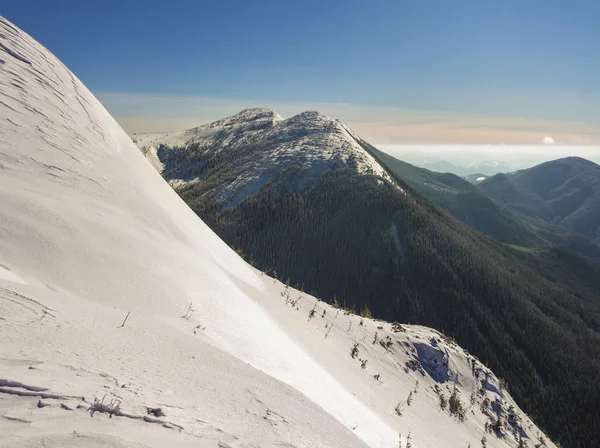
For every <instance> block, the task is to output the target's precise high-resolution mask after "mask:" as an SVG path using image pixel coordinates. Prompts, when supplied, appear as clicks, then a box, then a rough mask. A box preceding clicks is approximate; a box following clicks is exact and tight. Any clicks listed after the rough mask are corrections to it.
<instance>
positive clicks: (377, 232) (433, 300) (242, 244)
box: [132, 109, 600, 446]
mask: <svg viewBox="0 0 600 448" xmlns="http://www.w3.org/2000/svg"><path fill="white" fill-rule="evenodd" d="M132 138H133V139H134V142H136V143H137V145H138V147H139V148H140V149H141V150H142V152H143V153H144V154H145V155H146V157H147V158H148V160H150V162H151V163H152V164H153V166H155V167H156V168H157V169H158V170H159V172H161V174H162V175H163V177H164V178H165V179H166V180H167V181H168V182H169V183H170V184H171V185H172V186H173V187H174V188H175V189H176V191H177V192H178V193H179V195H180V196H181V197H182V198H183V199H184V200H185V201H186V202H187V203H188V205H189V206H190V207H191V208H192V209H193V210H194V211H195V212H196V213H197V214H198V215H199V216H200V217H201V218H202V219H203V220H204V221H205V222H206V223H207V224H208V225H209V226H210V227H211V228H212V229H213V230H214V231H215V232H216V233H217V234H218V235H219V236H221V238H223V239H224V240H225V241H226V242H227V243H228V244H230V245H231V246H232V247H234V248H235V249H236V250H238V252H239V253H241V254H243V255H244V256H245V258H246V259H247V260H249V261H250V262H252V263H253V264H255V265H256V266H258V267H259V268H260V269H262V270H267V271H269V272H271V273H273V275H277V276H278V277H279V278H281V279H282V280H284V281H287V282H289V283H290V284H292V285H296V286H297V287H298V288H300V289H302V290H305V291H308V292H312V293H314V294H316V295H318V296H320V297H323V298H324V299H327V300H328V301H331V302H339V303H341V304H342V305H343V306H346V307H348V308H353V309H355V310H357V311H360V310H363V312H364V313H365V314H366V313H371V312H372V313H373V315H375V316H377V317H382V318H385V319H387V320H399V321H409V322H415V323H420V324H424V325H430V326H433V327H435V328H438V329H441V330H443V331H444V332H446V333H447V334H449V335H451V336H453V337H455V338H456V339H457V341H458V342H459V343H461V344H462V345H463V346H466V347H468V348H469V349H470V350H472V351H473V352H474V353H475V354H476V355H477V356H479V357H480V358H481V359H482V360H483V361H484V362H487V363H489V365H490V366H491V367H492V368H493V369H494V370H495V371H496V372H498V373H499V374H500V375H501V376H503V377H504V378H505V379H506V380H507V381H508V383H509V384H510V387H511V390H512V391H513V392H514V394H515V396H516V397H517V400H518V402H519V403H520V404H521V405H522V406H524V407H525V409H526V410H527V411H528V412H531V413H532V415H534V417H535V418H536V419H537V420H538V421H539V422H541V423H542V425H543V426H544V427H546V428H548V430H549V431H550V432H551V434H553V435H554V436H555V437H556V438H557V439H558V440H560V441H561V442H562V443H564V444H565V445H568V446H577V444H580V445H581V444H584V445H585V441H586V440H595V438H596V437H598V438H600V428H598V427H597V426H596V425H595V423H594V422H595V421H596V420H597V419H598V417H599V415H600V411H599V410H598V409H596V410H593V411H590V410H589V409H587V408H584V407H582V406H581V403H583V402H589V401H590V400H592V401H594V400H595V401H596V402H598V401H600V385H599V384H598V383H597V382H593V381H592V382H590V378H595V377H597V376H598V375H600V368H599V367H598V362H599V361H600V348H599V347H600V293H599V291H600V276H599V275H598V273H599V272H598V270H597V269H596V268H595V267H594V266H592V265H590V264H588V263H586V261H585V260H583V259H582V258H580V257H579V256H577V255H574V254H572V253H571V252H568V251H564V250H562V249H558V248H552V247H549V245H555V246H560V247H568V248H569V249H573V247H572V246H573V245H572V244H567V243H564V244H562V243H560V241H559V240H560V238H559V240H556V241H555V240H553V238H554V237H555V236H556V235H561V232H560V231H564V232H565V234H566V235H569V233H568V232H569V230H568V229H567V228H566V227H564V228H562V227H561V228H560V231H558V230H556V232H555V231H554V230H552V231H550V230H549V229H554V227H552V226H554V225H559V224H560V223H552V224H550V222H551V219H550V218H548V219H547V220H542V219H539V220H536V221H535V222H534V221H532V220H530V219H523V217H522V215H523V213H524V212H523V211H521V210H518V209H516V208H514V207H513V205H512V204H511V203H510V201H509V200H508V198H509V197H511V196H509V195H505V196H501V198H505V199H506V200H500V199H496V198H495V197H492V196H491V195H488V194H487V193H486V191H485V190H484V189H481V188H479V185H477V186H475V185H473V184H471V183H470V182H468V181H467V180H465V179H462V178H461V177H458V176H456V175H453V174H440V173H435V172H432V171H429V170H425V169H422V168H416V167H414V166H411V165H409V164H405V163H403V162H401V161H398V160H396V159H393V158H392V157H390V156H387V155H386V154H384V153H381V152H379V151H377V150H376V149H375V148H374V147H372V146H371V145H369V144H368V143H367V142H365V141H364V140H362V139H361V138H359V137H358V136H357V135H355V134H354V133H353V132H352V131H351V130H350V129H349V128H348V127H347V126H346V125H345V124H343V123H342V122H340V121H339V120H335V119H332V118H329V117H327V116H325V115H323V114H320V113H318V112H314V111H309V112H304V113H302V114H299V115H296V116H294V117H292V118H289V119H286V120H284V119H282V118H281V117H279V116H278V115H277V114H276V113H274V112H273V111H270V110H266V109H250V110H245V111H243V112H241V113H240V114H237V115H235V116H232V117H228V118H226V119H223V120H219V121H217V122H214V123H211V124H208V125H203V126H199V127H197V128H194V129H190V130H188V131H184V132H179V133H169V134H141V135H134V136H133V137H132ZM486 182H487V181H482V182H481V183H486ZM523 185H525V184H523ZM526 185H529V184H526ZM519 188H521V184H519ZM523 188H524V187H523ZM529 188H531V187H529ZM500 191H502V190H501V189H500ZM540 197H541V196H540ZM553 197H554V196H553ZM536 200H537V199H536ZM534 203H536V202H535V201H534ZM519 204H521V202H519ZM527 204H529V203H527ZM526 208H527V207H525V209H526ZM442 209H444V210H446V211H447V212H449V213H451V214H452V215H454V216H455V217H456V218H458V219H456V218H455V217H453V216H451V214H448V213H446V211H444V210H442ZM544 216H546V215H544ZM461 221H462V222H461ZM465 223H466V224H465ZM467 224H469V225H467ZM557 228H558V227H557ZM487 235H490V236H492V238H489V237H488V236H487ZM556 238H558V236H556ZM565 238H566V239H567V240H569V238H571V237H570V236H565ZM573 238H574V239H577V240H578V241H581V242H582V246H583V247H582V248H580V249H581V250H580V251H579V252H580V253H585V252H586V251H589V252H590V253H589V254H587V256H588V257H589V258H593V257H595V256H596V253H595V250H596V249H594V246H592V245H589V244H588V243H589V242H590V239H589V237H588V236H583V235H578V236H575V237H573ZM504 243H508V244H510V245H507V244H504ZM568 365H577V366H578V368H577V369H569V370H568V371H567V370H565V366H568ZM590 437H593V439H590Z"/></svg>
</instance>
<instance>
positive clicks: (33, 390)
mask: <svg viewBox="0 0 600 448" xmlns="http://www.w3.org/2000/svg"><path fill="white" fill-rule="evenodd" d="M0 229H1V231H0V341H1V345H0V415H1V418H0V434H1V436H0V446H32V447H33V446H46V445H48V444H54V445H57V446H131V447H140V446H167V445H168V446H175V445H176V446H195V447H197V446H201V447H204V446H206V447H217V446H218V447H228V446H229V447H249V446H266V447H270V446H273V447H274V446H290V447H292V446H293V447H317V446H331V447H337V446H339V447H354V446H355V447H360V446H371V447H395V446H398V440H399V439H401V440H402V441H403V445H405V444H406V440H407V436H408V435H409V433H410V434H411V441H412V446H414V447H425V446H431V447H433V446H440V445H442V444H443V445H445V446H457V447H459V446H460V447H463V446H467V444H468V443H471V445H472V446H476V445H477V444H478V443H479V441H480V439H481V438H482V434H484V424H485V422H486V421H487V419H488V418H489V417H490V416H493V415H494V413H495V415H502V414H503V413H506V412H507V411H506V410H507V409H508V406H509V405H512V404H513V403H512V400H511V399H510V397H509V396H508V394H506V393H505V392H503V391H502V390H501V389H500V388H499V387H493V388H492V387H486V388H483V387H481V388H480V387H479V378H480V376H482V377H483V378H485V381H486V384H488V385H490V384H496V385H497V384H498V382H497V380H496V379H495V378H494V377H493V375H492V374H491V373H490V372H488V371H487V370H486V369H485V368H484V367H483V366H481V365H479V363H478V362H477V361H476V360H474V359H473V358H471V357H470V356H469V355H468V354H466V353H465V352H464V351H463V350H462V349H460V347H457V346H455V345H453V344H451V343H449V342H445V341H444V340H443V338H441V335H439V334H438V333H437V332H434V331H433V330H429V329H425V328H421V327H399V326H397V325H395V326H392V325H390V324H387V323H381V322H376V321H373V320H370V319H362V318H360V317H358V316H354V315H347V314H345V313H341V312H340V311H339V310H335V309H333V308H331V307H329V306H328V305H326V304H323V303H322V302H319V301H317V300H316V299H315V298H313V297H310V296H308V295H306V294H303V293H301V292H298V291H295V290H293V289H291V288H287V287H285V286H284V285H282V284H281V283H280V282H278V281H277V280H274V279H272V278H269V277H268V276H267V275H263V274H262V273H261V272H259V271H256V270H255V269H253V268H252V267H251V266H249V265H247V264H246V263H245V262H244V261H243V260H241V259H240V258H239V257H238V256H237V255H236V254H235V253H234V252H233V251H232V250H230V249H229V248H228V247H227V246H226V245H225V244H224V243H223V242H222V241H221V240H219V239H218V238H217V237H216V235H215V234H214V233H213V232H212V231H210V230H209V229H208V228H207V227H206V226H205V225H204V224H203V223H202V222H201V221H200V220H199V219H198V218H197V217H196V215H195V214H194V213H193V212H192V211H191V210H190V209H189V208H188V207H187V206H186V205H185V204H184V203H183V202H182V201H181V200H180V199H179V197H178V196H177V195H176V194H175V193H174V192H173V191H172V189H171V188H170V187H169V185H167V183H165V182H164V181H163V179H162V178H161V177H160V175H159V174H158V173H157V172H156V171H155V170H154V169H153V168H152V166H151V165H150V164H149V163H148V162H147V161H146V160H145V158H144V156H143V155H142V154H141V153H140V152H139V151H138V149H137V148H136V147H135V145H134V144H133V143H132V142H131V140H130V139H129V137H128V136H127V135H126V134H125V133H124V132H123V130H122V129H121V128H120V127H119V126H118V125H117V123H116V122H115V121H114V120H113V119H112V117H111V116H110V115H109V114H108V113H107V112H106V110H105V109H104V108H103V107H102V106H101V105H100V103H99V102H98V101H97V100H96V99H95V98H94V97H93V95H92V94H91V93H90V92H89V91H88V90H87V89H86V88H85V87H84V86H83V84H82V83H81V82H80V81H79V80H78V79H77V78H76V77H75V76H74V75H73V74H72V73H71V72H70V71H69V70H68V69H67V68H66V67H65V66H64V65H63V64H62V63H61V62H60V61H58V60H57V59H56V58H55V57H54V56H53V55H52V54H50V52H48V51H47V50H46V49H45V48H43V47H42V46H41V45H40V44H38V43H37V42H35V41H34V40H33V39H32V38H31V37H29V36H28V35H26V34H25V33H23V32H22V31H21V30H19V29H18V28H17V27H15V26H14V25H13V24H11V23H10V22H8V21H6V20H5V19H2V18H0ZM373 341H375V342H373ZM382 341H383V343H382ZM355 344H357V345H356V349H357V354H356V356H355V357H353V356H351V349H352V348H353V347H355ZM426 346H427V347H429V348H426ZM438 352H439V353H442V355H439V356H438ZM423 353H425V354H427V360H426V362H425V360H421V359H420V357H422V356H423V355H422V354H423ZM438 358H439V359H442V360H443V361H444V363H445V364H444V366H442V367H439V368H437V369H438V370H439V369H442V371H445V370H444V369H450V370H449V371H448V372H446V374H443V372H442V373H440V372H438V370H436V368H432V367H431V363H432V362H434V361H433V360H437V359H438ZM423 364H425V365H426V366H427V367H428V369H424V368H422V366H423ZM430 370H431V371H435V372H436V375H434V376H435V378H434V377H432V376H431V375H430V374H429V371H430ZM440 378H443V379H444V382H443V383H439V385H438V381H439V380H440ZM436 379H437V381H436ZM450 385H452V387H454V385H456V387H457V388H458V389H457V390H458V391H459V392H460V393H462V396H463V402H464V404H465V406H467V404H468V401H469V400H468V397H469V394H470V393H471V390H476V391H477V394H479V395H480V396H478V397H476V400H475V401H473V403H475V404H473V405H472V406H470V407H469V408H468V411H467V414H468V415H467V418H466V421H465V422H463V423H460V422H458V421H457V419H456V418H454V416H452V415H449V414H448V412H447V411H446V410H443V409H440V407H439V405H438V403H439V396H440V394H444V393H446V394H447V395H449V392H444V390H447V391H450V389H451V387H450ZM435 387H438V388H440V387H441V389H440V390H442V391H441V392H440V391H439V390H437V389H435ZM410 392H413V394H414V398H413V399H412V404H411V406H409V407H405V408H404V411H403V412H402V414H403V415H402V416H399V415H398V413H397V412H396V411H395V409H398V405H399V404H400V403H399V402H400V401H406V397H407V396H408V394H409V393H410ZM486 399H488V400H490V399H495V400H498V403H500V404H499V406H500V410H498V408H496V410H493V409H492V408H491V407H490V408H489V409H488V408H487V407H485V406H484V405H483V403H485V400H486ZM477 400H479V401H477ZM480 409H481V410H480ZM488 414H489V415H488ZM518 417H519V424H518V428H519V430H518V431H517V429H516V426H510V427H509V426H508V424H507V426H506V427H505V430H504V434H496V435H488V436H487V439H488V446H490V447H493V446H504V445H505V444H508V445H509V446H510V445H514V444H515V441H516V437H517V435H518V436H520V437H526V438H529V439H530V440H531V441H532V442H534V443H538V442H539V439H540V433H539V430H537V428H535V426H533V424H532V423H531V422H530V421H529V420H528V419H527V417H526V416H523V415H521V414H519V416H518ZM399 433H402V436H399ZM517 433H518V434H517ZM548 443H549V442H548Z"/></svg>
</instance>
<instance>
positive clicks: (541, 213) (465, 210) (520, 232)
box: [371, 148, 600, 262]
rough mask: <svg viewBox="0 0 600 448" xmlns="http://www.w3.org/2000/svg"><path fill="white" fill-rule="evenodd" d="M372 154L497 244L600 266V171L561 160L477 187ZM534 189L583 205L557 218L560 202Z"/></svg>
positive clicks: (486, 180)
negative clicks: (560, 252) (558, 251)
mask: <svg viewBox="0 0 600 448" xmlns="http://www.w3.org/2000/svg"><path fill="white" fill-rule="evenodd" d="M371 153H372V154H373V155H375V156H376V158H377V160H378V161H380V162H381V163H382V164H383V165H384V166H385V167H386V168H388V169H389V170H390V171H391V172H393V173H395V174H396V175H397V176H399V177H400V178H401V179H403V180H404V181H405V182H407V183H408V184H409V185H410V186H411V187H412V188H414V189H415V190H416V191H418V192H419V193H421V194H422V195H424V196H426V197H427V198H428V199H430V200H431V201H433V202H435V203H436V204H437V205H439V206H440V207H442V208H443V209H444V210H446V211H447V212H449V213H451V214H452V215H454V216H455V217H457V218H458V219H460V220H461V221H463V222H465V223H466V224H469V225H470V226H472V227H474V228H476V229H477V230H479V231H481V232H483V233H485V234H486V235H489V236H491V237H492V238H494V239H495V240H497V241H500V242H502V243H506V244H514V245H520V246H528V247H531V246H555V247H560V248H563V249H567V250H570V251H572V252H575V253H578V254H580V255H582V256H584V257H586V258H587V259H590V260H592V261H595V262H600V239H599V238H598V236H597V234H598V231H597V229H598V225H599V223H600V221H599V219H600V202H598V200H597V198H598V196H599V192H600V188H599V187H598V185H597V184H596V182H600V166H598V165H596V164H595V163H593V162H589V161H587V160H584V159H579V158H567V159H559V160H555V161H552V162H547V163H544V164H542V165H539V166H536V167H533V168H529V169H526V170H521V171H517V172H515V173H512V174H502V173H501V174H497V175H495V176H492V177H486V178H483V179H482V177H483V176H481V175H475V176H477V177H476V178H475V179H473V180H474V182H475V184H473V183H471V182H469V181H468V180H465V179H463V178H461V177H459V176H457V175H455V174H452V173H436V172H433V171H429V170H427V169H424V168H418V167H416V166H413V165H410V164H408V163H405V162H402V161H400V160H398V159H395V158H394V157H392V156H390V155H388V154H386V153H384V152H381V151H379V150H377V149H375V148H371ZM550 177H551V178H552V179H553V182H556V185H557V187H556V188H554V189H553V190H552V191H554V193H552V191H551V190H548V192H546V190H545V189H546V188H549V185H548V184H545V185H544V184H542V183H541V182H542V180H541V179H545V178H550ZM477 179H479V181H477ZM525 179H527V181H526V180H525ZM535 179H537V180H535ZM538 182H539V183H538ZM531 185H536V187H539V188H537V189H536V190H535V191H538V192H541V194H543V195H544V197H547V198H548V197H550V195H554V196H555V197H557V198H558V200H570V199H573V198H578V199H579V200H578V201H574V200H570V204H571V206H572V207H573V209H572V210H571V211H570V213H569V215H568V216H566V215H564V216H561V215H560V214H558V211H557V212H556V213H555V212H554V211H556V210H563V209H557V207H556V200H549V201H547V200H546V199H544V198H542V197H541V196H539V195H538V194H537V193H536V192H535V191H531ZM578 187H581V188H578ZM561 192H562V193H561ZM565 192H566V193H565ZM566 198H570V199H566Z"/></svg>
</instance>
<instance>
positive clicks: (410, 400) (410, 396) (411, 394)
mask: <svg viewBox="0 0 600 448" xmlns="http://www.w3.org/2000/svg"><path fill="white" fill-rule="evenodd" d="M412 396H413V393H412V392H411V393H409V394H408V398H407V399H406V404H407V405H409V406H410V405H411V404H412Z"/></svg>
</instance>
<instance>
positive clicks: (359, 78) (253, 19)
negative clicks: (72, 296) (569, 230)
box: [0, 0, 600, 143]
mask: <svg viewBox="0 0 600 448" xmlns="http://www.w3.org/2000/svg"><path fill="white" fill-rule="evenodd" d="M2 3H3V4H2V6H1V8H0V13H1V14H2V15H4V16H5V17H7V18H8V19H9V20H11V21H13V22H14V23H16V24H17V25H18V26H19V27H21V28H22V29H24V30H25V31H27V32H28V33H29V34H31V35H32V36H33V37H35V38H36V39H37V40H39V41H40V42H41V43H43V44H44V45H45V46H46V47H48V48H49V49H50V50H51V51H52V52H54V53H55V54H56V55H57V56H58V57H59V58H60V59H61V60H62V61H63V62H64V63H65V64H66V65H67V66H68V67H69V68H70V69H71V70H72V71H73V72H74V73H75V74H76V75H77V76H78V77H79V78H80V79H81V80H82V81H83V82H84V83H85V84H86V85H87V86H88V87H89V88H90V90H92V91H93V92H94V93H95V94H96V95H97V96H98V97H99V98H100V99H101V101H103V102H104V103H105V105H106V106H107V108H108V109H109V110H110V111H111V112H112V113H113V114H115V115H116V116H117V117H119V118H120V119H125V123H129V124H126V125H125V127H126V128H127V127H129V128H130V129H129V130H135V127H136V126H138V127H139V126H140V125H139V123H138V124H137V125H136V124H135V120H136V119H140V120H142V121H143V120H144V119H146V121H145V123H146V125H148V126H150V127H152V126H154V125H153V124H152V120H158V121H155V122H156V123H157V124H155V125H156V126H167V127H173V126H175V127H176V126H177V124H178V123H179V124H180V125H183V124H184V121H185V122H186V124H187V121H189V122H190V123H191V122H192V121H194V120H195V121H198V120H206V119H212V118H219V116H220V115H218V113H222V111H223V112H229V109H231V113H233V112H235V110H234V109H235V108H236V107H238V106H245V105H256V106H262V105H266V106H269V105H276V106H279V107H280V108H281V107H283V109H284V111H288V110H289V111H290V112H293V111H295V110H296V109H298V108H299V107H300V106H302V107H304V106H307V107H309V108H312V107H311V105H314V106H315V108H317V107H319V108H321V109H325V110H327V109H331V110H335V111H337V112H338V114H339V113H340V111H341V114H342V116H341V117H340V118H342V119H346V117H344V114H345V113H346V114H348V115H352V116H353V117H355V118H356V119H350V120H349V121H352V122H373V123H374V122H375V121H376V122H377V123H381V122H382V121H386V120H385V113H384V111H388V112H389V111H390V109H393V110H394V111H395V112H394V114H395V115H394V114H391V115H394V116H397V117H404V118H402V120H404V119H405V118H406V117H407V116H410V118H411V119H413V120H417V121H419V120H420V121H419V122H422V121H423V120H425V121H424V122H425V123H428V122H427V119H426V118H418V117H423V116H425V115H426V116H430V115H431V113H433V112H435V114H437V115H436V116H440V115H441V116H444V117H446V118H445V121H446V122H447V121H448V116H447V115H448V114H456V117H459V118H458V120H462V121H461V122H464V120H466V121H469V120H470V118H468V117H475V118H477V119H482V118H483V119H486V120H488V122H489V123H490V124H489V125H490V126H492V127H502V126H504V127H505V125H506V119H508V120H515V119H527V120H531V123H537V125H536V126H538V125H539V126H541V125H540V123H545V122H548V123H552V122H555V121H559V122H560V123H562V125H564V126H566V125H567V124H568V123H576V126H579V128H577V129H578V130H576V131H575V132H574V134H573V132H571V131H572V129H571V128H569V129H568V130H564V129H563V130H562V131H561V132H563V133H564V138H565V139H566V140H568V142H571V143H572V141H571V140H572V139H577V138H580V140H581V141H580V143H589V142H596V141H598V142H600V137H599V136H600V132H599V133H598V135H596V132H597V131H598V129H597V128H598V126H600V46H599V43H600V26H599V25H598V24H599V23H600V1H597V0H574V1H567V0H455V1H448V0H411V1H401V0H390V1H377V0H375V1H364V0H361V1H354V0H345V1H323V0H321V1H313V0H304V1H285V0H279V1H258V0H257V1H182V0H180V1H178V0H172V1H170V2H165V1H153V0H146V1H133V0H129V1H128V0H122V1H112V0H105V1H94V2H92V1H60V0H55V1H33V0H20V1H19V2H7V1H3V2H2ZM188 100H189V101H188ZM149 101H150V102H152V104H153V105H154V106H155V107H152V108H151V109H152V110H153V111H152V112H148V104H149V103H148V102H149ZM185 101H188V102H187V103H185ZM173 102H175V103H173ZM182 102H184V103H185V105H184V106H181V107H180V110H179V111H178V110H177V106H176V105H177V104H180V105H181V104H182ZM173 104H175V106H173ZM215 104H218V105H219V107H215ZM340 104H342V105H344V106H343V107H340ZM332 105H334V106H332ZM162 106H164V107H162ZM373 108H378V109H377V110H378V113H376V114H375V113H374V112H373V111H374V109H373ZM363 109H364V113H363V115H361V113H360V111H361V110H363ZM161 110H163V111H164V112H162V115H161ZM182 110H185V113H184V112H182ZM213 111H214V112H213ZM217 111H218V112H217ZM344 111H346V112H344ZM348 111H350V112H348ZM369 111H370V112H369ZM410 111H414V114H413V115H411V114H410ZM298 112H299V110H298ZM368 114H370V115H368ZM407 114H408V115H407ZM373 115H376V116H377V117H378V118H377V120H375V121H373V120H372V119H371V117H372V116H373ZM500 118H501V119H502V123H503V125H502V126H499V125H497V120H498V119H500ZM127 119H129V122H127ZM428 119H431V118H428ZM161 120H162V121H161ZM186 120H187V121H186ZM390 120H391V119H387V121H386V122H389V121H390ZM395 120H401V118H396V119H395ZM436 120H437V119H436ZM442 121H443V120H442ZM158 123H160V124H158ZM167 123H168V124H167ZM486 123H487V122H486ZM582 123H583V124H585V123H587V124H589V126H591V127H592V129H593V131H590V132H591V134H590V133H587V134H586V133H583V134H582V131H581V126H583V124H582ZM401 124H402V123H401ZM480 126H481V124H480ZM485 126H487V124H486V125H485ZM539 126H538V127H539ZM564 126H563V128H564ZM586 126H587V125H586ZM589 126H588V127H589ZM521 127H522V126H521ZM542 127H543V126H542ZM550 127H551V126H550ZM377 129H379V128H377ZM536 129H537V128H536ZM586 129H587V128H586ZM138 130H139V129H138ZM144 130H147V129H144ZM536 132H538V131H537V130H536ZM539 132H541V133H544V132H545V133H550V134H552V133H553V132H554V129H547V130H544V129H541V130H539ZM586 132H587V131H586ZM400 134H402V133H400ZM572 134H573V135H572ZM530 137H531V138H536V139H537V138H538V136H537V134H536V135H535V136H530ZM530 137H527V138H530ZM398 138H399V139H400V140H402V138H403V137H402V135H400V136H399V137H398ZM419 138H421V137H418V136H417V137H415V139H416V140H418V139H419ZM452 138H464V137H459V136H454V137H452ZM481 138H484V137H481ZM494 138H495V137H494ZM518 138H524V139H525V140H527V138H525V136H521V137H518ZM569 139H571V140H569ZM494 142H495V141H494Z"/></svg>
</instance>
